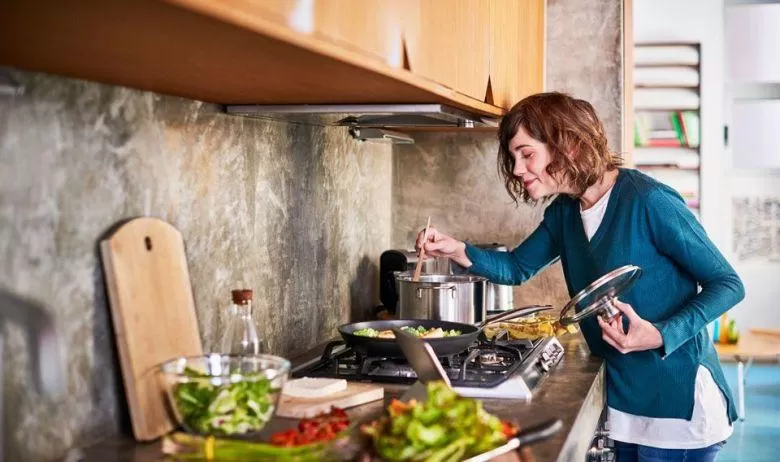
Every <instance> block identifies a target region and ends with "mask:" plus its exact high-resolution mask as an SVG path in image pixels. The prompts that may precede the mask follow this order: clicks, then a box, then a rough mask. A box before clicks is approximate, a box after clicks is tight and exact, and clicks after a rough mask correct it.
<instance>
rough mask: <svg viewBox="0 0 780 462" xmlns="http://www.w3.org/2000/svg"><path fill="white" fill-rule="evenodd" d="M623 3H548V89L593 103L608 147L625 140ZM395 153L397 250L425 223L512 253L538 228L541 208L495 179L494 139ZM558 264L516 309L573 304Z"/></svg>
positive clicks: (484, 136) (424, 142)
mask: <svg viewBox="0 0 780 462" xmlns="http://www.w3.org/2000/svg"><path fill="white" fill-rule="evenodd" d="M621 23H622V19H621V2H620V1H619V0H594V1H587V2H583V1H572V0H548V2H547V56H546V61H547V74H546V79H547V81H546V89H547V90H548V91H563V92H567V93H569V94H572V95H573V96H576V97H579V98H583V99H586V100H588V101H590V102H591V103H592V104H593V105H594V107H595V108H596V111H597V112H598V114H599V116H600V117H601V119H602V121H603V122H604V124H605V125H606V131H607V136H608V138H609V141H610V147H611V148H612V149H613V150H616V151H619V150H620V149H622V147H621V146H620V133H621V124H620V117H621V104H622V89H621V85H622V82H621V80H620V79H621V62H622V52H621V43H620V33H621ZM415 140H416V142H415V144H413V145H404V146H397V147H395V148H393V168H394V171H393V238H392V242H393V246H394V247H397V248H407V247H411V246H413V245H414V238H415V236H416V232H417V230H419V229H420V228H421V227H423V226H425V221H426V219H427V217H428V216H429V215H430V216H431V222H432V223H433V224H434V225H435V226H437V227H438V228H439V229H441V230H442V231H444V232H447V233H449V234H451V235H453V236H455V237H458V238H459V239H467V240H470V241H471V242H484V243H489V242H501V243H503V244H506V245H507V246H508V247H510V248H512V247H514V246H515V245H517V244H518V243H520V242H522V241H523V239H525V238H526V237H527V236H528V235H529V234H530V233H531V232H532V231H533V230H534V229H535V228H536V226H537V225H538V223H539V222H540V221H541V218H542V213H543V207H542V206H538V207H535V208H532V207H529V206H527V205H520V206H515V205H514V203H512V202H511V201H510V199H509V196H508V195H507V193H506V191H505V189H504V186H503V182H502V181H501V178H500V176H499V174H498V168H497V165H496V156H497V153H498V140H497V139H496V136H495V134H488V133H477V134H462V133H430V134H419V135H418V134H415ZM568 299H569V297H568V294H567V293H566V286H565V283H564V281H563V272H562V271H561V268H560V264H555V265H552V266H550V267H549V268H548V269H547V270H545V271H544V272H542V273H540V274H539V275H538V276H537V277H536V278H534V279H532V280H531V281H529V282H528V283H526V284H523V285H522V286H518V287H515V289H514V303H515V306H521V305H526V304H533V303H551V304H553V305H554V306H556V307H557V308H561V307H562V306H563V304H565V303H566V302H567V301H568Z"/></svg>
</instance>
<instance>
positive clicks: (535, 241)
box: [466, 203, 560, 285]
mask: <svg viewBox="0 0 780 462" xmlns="http://www.w3.org/2000/svg"><path fill="white" fill-rule="evenodd" d="M555 208H556V207H555V203H553V204H551V205H550V206H549V207H547V210H545V213H544V219H543V220H542V223H541V224H539V226H538V227H537V228H536V229H535V230H534V232H533V233H531V235H530V236H528V238H526V240H524V241H523V242H522V243H521V244H520V245H518V246H517V247H516V248H515V249H514V250H512V251H511V252H499V251H495V250H487V249H480V248H478V247H474V246H473V245H471V244H468V243H467V244H466V256H467V257H469V260H471V263H472V266H471V267H470V268H469V272H470V273H474V274H477V275H480V276H484V277H486V278H488V279H489V280H490V281H491V282H493V283H496V284H505V285H518V284H521V283H523V282H525V281H527V280H528V279H530V278H532V277H533V276H534V275H536V274H537V273H538V272H539V271H541V270H542V269H544V268H545V267H547V266H548V265H550V264H551V263H553V262H554V261H556V260H557V259H558V257H559V256H560V250H559V243H558V242H557V241H556V239H555V238H554V233H553V232H552V230H553V229H555V226H554V224H553V223H554V222H555V221H556V219H555V218H554V217H553V214H554V209H555Z"/></svg>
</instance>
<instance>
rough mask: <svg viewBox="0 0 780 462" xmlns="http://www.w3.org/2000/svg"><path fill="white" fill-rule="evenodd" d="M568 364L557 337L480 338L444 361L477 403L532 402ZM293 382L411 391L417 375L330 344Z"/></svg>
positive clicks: (393, 362) (396, 362)
mask: <svg viewBox="0 0 780 462" xmlns="http://www.w3.org/2000/svg"><path fill="white" fill-rule="evenodd" d="M562 358H563V347H562V346H561V344H560V342H558V340H557V339H556V338H554V337H551V338H542V339H536V340H534V341H530V340H506V339H505V338H504V339H499V340H495V341H494V340H487V339H485V338H481V339H480V340H478V341H476V342H474V343H473V344H472V345H470V346H469V347H468V348H467V349H466V350H465V351H463V352H461V353H459V354H456V355H452V356H444V357H440V358H439V362H441V364H442V367H443V369H444V371H445V372H446V374H447V376H448V377H449V379H450V382H451V384H452V387H453V388H454V389H455V390H456V391H457V392H458V393H460V394H461V395H463V396H469V397H474V398H512V399H526V400H528V399H530V398H531V396H532V394H533V391H534V389H535V388H536V387H538V385H539V383H540V382H541V381H542V380H543V379H544V377H546V376H547V374H549V372H550V371H551V370H552V369H553V368H554V367H555V366H556V365H557V364H558V363H559V362H560V361H561V359H562ZM292 376H293V377H330V378H341V379H346V380H350V381H359V382H377V383H387V384H399V385H411V384H412V383H414V382H415V381H416V380H417V374H416V373H415V372H414V370H413V369H412V368H411V366H409V363H408V362H407V361H406V359H404V358H383V357H371V356H367V355H365V354H364V353H363V352H361V351H359V350H356V349H353V348H350V347H347V346H346V345H345V344H344V342H343V341H333V342H330V343H328V345H327V346H326V347H325V351H324V352H323V354H322V356H321V357H320V358H318V359H315V360H313V361H310V362H308V363H305V364H302V365H300V366H298V367H297V368H295V369H294V370H293V371H292Z"/></svg>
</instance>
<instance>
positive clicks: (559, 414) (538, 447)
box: [68, 335, 605, 462]
mask: <svg viewBox="0 0 780 462" xmlns="http://www.w3.org/2000/svg"><path fill="white" fill-rule="evenodd" d="M561 343H562V344H563V347H564V350H565V355H564V357H563V360H562V361H561V362H560V363H559V364H558V366H556V368H555V369H554V370H553V371H552V372H551V373H550V374H549V376H548V377H547V378H546V379H545V380H544V381H543V382H542V384H541V385H540V386H539V387H538V389H537V390H536V392H535V394H534V397H533V399H532V400H531V401H530V402H526V401H523V400H507V399H486V400H484V404H485V409H486V410H487V411H489V412H491V413H493V414H495V415H497V416H499V417H501V418H503V419H507V420H511V421H513V422H515V423H517V424H520V425H521V426H526V427H527V426H532V425H535V424H537V423H541V422H543V421H545V420H548V419H551V418H559V419H561V420H563V429H562V430H561V431H560V432H559V433H558V434H557V435H555V436H554V437H552V438H550V439H548V440H546V441H543V442H540V443H538V444H535V445H533V446H531V447H530V448H528V449H526V450H525V451H524V452H523V459H525V460H528V459H530V460H536V461H538V462H543V461H577V462H579V461H584V460H585V454H586V452H587V450H588V448H589V447H590V444H591V438H592V437H593V434H594V432H595V430H596V426H597V424H598V421H599V417H600V415H601V412H602V410H603V409H604V406H605V397H604V371H603V369H604V368H603V361H602V360H601V359H600V358H597V357H594V356H591V355H590V353H589V352H588V348H587V346H586V345H585V341H584V340H583V339H582V337H581V336H580V335H570V336H567V337H564V338H562V339H561ZM322 348H323V346H320V347H319V348H316V349H314V350H312V351H310V352H309V353H307V354H304V355H301V356H299V357H297V358H294V359H293V360H292V362H293V366H295V365H296V364H300V363H302V362H305V361H308V360H310V359H311V358H314V357H316V356H318V355H319V354H321V352H322ZM401 391H402V388H401V387H399V386H394V387H388V388H387V389H386V392H387V393H386V397H385V401H387V400H388V399H389V398H390V397H391V396H395V395H398V394H400V392H401ZM383 407H384V404H383V403H382V402H381V401H377V402H374V403H369V404H366V405H363V406H360V407H357V408H353V409H352V410H350V411H349V414H350V416H351V418H352V419H353V420H355V419H358V420H363V419H365V420H369V419H372V418H373V417H375V416H378V415H379V414H381V413H382V410H383ZM72 455H73V456H74V457H71V458H69V459H68V460H83V461H107V460H111V461H121V462H148V461H158V460H163V457H162V453H161V452H160V442H159V441H157V442H153V443H137V442H135V441H134V440H133V439H132V438H130V437H128V436H117V437H114V438H109V439H107V440H104V441H102V442H100V443H98V444H96V445H94V446H90V447H89V448H86V449H84V450H82V451H81V454H77V451H74V453H73V454H72Z"/></svg>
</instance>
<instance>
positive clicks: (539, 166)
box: [509, 126, 565, 200]
mask: <svg viewBox="0 0 780 462" xmlns="http://www.w3.org/2000/svg"><path fill="white" fill-rule="evenodd" d="M509 152H510V153H511V154H512V156H513V157H514V160H515V168H514V170H512V173H513V174H514V175H515V176H516V177H517V178H520V179H521V180H522V182H523V187H524V188H525V190H526V191H527V192H528V195H529V196H531V198H532V199H534V200H539V199H541V198H543V197H547V196H551V195H553V194H557V193H560V192H565V191H562V190H561V185H560V184H559V183H558V182H557V181H556V180H555V179H554V178H553V177H552V176H550V175H549V174H548V173H547V170H546V168H547V165H549V163H550V161H551V158H550V152H549V151H548V150H547V145H546V144H544V143H542V142H541V141H538V140H536V139H534V138H532V137H531V135H529V134H528V133H527V132H526V131H525V129H524V128H523V127H522V126H520V128H518V130H517V134H515V136H514V137H513V138H512V139H511V140H509Z"/></svg>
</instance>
